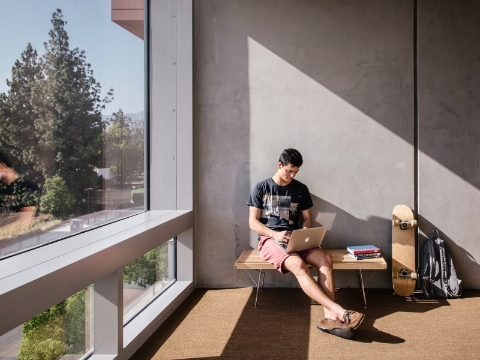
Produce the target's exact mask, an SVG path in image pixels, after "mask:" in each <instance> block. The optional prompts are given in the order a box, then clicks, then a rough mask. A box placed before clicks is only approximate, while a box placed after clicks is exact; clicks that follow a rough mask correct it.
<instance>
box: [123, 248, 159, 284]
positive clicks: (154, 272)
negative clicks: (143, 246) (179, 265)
mask: <svg viewBox="0 0 480 360" xmlns="http://www.w3.org/2000/svg"><path fill="white" fill-rule="evenodd" d="M167 278H168V244H167V243H164V244H162V245H160V246H159V247H157V248H155V249H153V250H151V251H149V252H148V253H146V254H145V255H143V256H140V257H139V258H138V259H135V260H134V261H132V262H131V263H129V264H127V265H126V266H125V267H124V269H123V281H124V282H125V283H127V284H131V283H134V284H135V285H138V286H142V287H144V288H146V287H147V286H150V285H153V284H154V283H155V282H156V281H160V280H166V279H167Z"/></svg>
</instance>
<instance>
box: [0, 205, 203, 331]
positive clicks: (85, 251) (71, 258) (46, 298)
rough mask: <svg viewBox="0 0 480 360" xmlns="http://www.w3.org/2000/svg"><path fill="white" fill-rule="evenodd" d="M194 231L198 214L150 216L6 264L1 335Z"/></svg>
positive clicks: (1, 268)
mask: <svg viewBox="0 0 480 360" xmlns="http://www.w3.org/2000/svg"><path fill="white" fill-rule="evenodd" d="M193 225H194V216H193V211H192V210H171V211H159V210H155V211H148V212H144V213H141V214H138V215H135V216H132V217H130V218H127V219H124V220H121V221H118V222H115V223H111V224H108V225H105V226H102V227H99V228H97V229H94V230H91V231H88V232H84V233H80V234H78V235H75V236H72V237H70V238H68V239H65V240H62V241H58V242H55V243H52V244H49V245H46V246H43V247H41V248H36V249H35V250H31V251H27V252H25V253H22V254H19V255H16V256H13V257H10V258H7V259H4V260H2V261H0V274H1V275H0V309H2V314H5V316H3V315H2V321H1V322H0V335H1V334H3V333H5V332H7V331H9V330H10V329H12V328H14V327H15V326H18V325H20V324H22V323H23V322H25V321H27V320H29V319H30V318H32V317H34V316H36V315H38V314H39V313H40V312H42V311H44V310H45V309H47V308H49V307H51V306H53V305H55V304H57V303H58V302H60V301H62V300H64V299H66V298H67V297H69V296H70V295H72V294H74V293H76V292H77V291H79V290H81V289H82V288H85V287H87V286H89V285H90V284H93V283H94V282H95V281H97V280H99V279H102V278H103V277H105V276H107V275H109V274H111V273H113V272H114V271H116V270H118V269H119V268H121V267H123V266H124V265H126V264H128V263H129V262H131V261H133V260H135V259H136V258H138V257H139V256H141V255H143V254H145V253H146V252H148V251H150V250H151V249H153V248H154V247H156V246H159V245H161V244H162V243H164V242H166V241H168V240H170V239H171V238H173V237H175V236H177V235H178V234H181V233H182V232H184V231H186V230H188V229H190V228H192V227H193ZM79 274H81V276H79ZM32 295H34V296H32Z"/></svg>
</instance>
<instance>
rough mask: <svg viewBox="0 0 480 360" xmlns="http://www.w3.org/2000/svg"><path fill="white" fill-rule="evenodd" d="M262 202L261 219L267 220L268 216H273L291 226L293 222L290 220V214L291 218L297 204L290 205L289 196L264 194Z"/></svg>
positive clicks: (290, 199)
mask: <svg viewBox="0 0 480 360" xmlns="http://www.w3.org/2000/svg"><path fill="white" fill-rule="evenodd" d="M262 200H263V209H262V215H261V217H262V218H264V219H268V218H269V217H270V216H275V217H279V218H281V219H284V220H285V221H288V223H289V224H290V225H292V224H293V221H292V220H290V214H291V215H292V217H293V216H295V214H296V212H297V209H298V203H292V198H291V196H290V195H272V194H265V195H264V196H263V199H262Z"/></svg>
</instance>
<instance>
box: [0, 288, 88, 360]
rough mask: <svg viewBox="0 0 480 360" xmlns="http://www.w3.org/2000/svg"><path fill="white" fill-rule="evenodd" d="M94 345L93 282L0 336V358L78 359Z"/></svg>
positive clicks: (29, 359)
mask: <svg viewBox="0 0 480 360" xmlns="http://www.w3.org/2000/svg"><path fill="white" fill-rule="evenodd" d="M92 348H93V285H92V286H89V287H88V288H86V289H84V290H81V291H79V292H78V293H76V294H75V295H72V296H70V297H69V298H67V299H66V300H64V301H62V302H60V303H58V304H57V305H55V306H53V307H51V308H50V309H48V310H47V311H44V312H43V313H41V314H39V315H37V316H36V317H34V318H33V319H30V320H29V321H27V322H26V323H24V324H23V325H20V326H18V327H16V328H15V329H13V330H11V331H10V332H8V333H6V334H4V335H3V336H0V359H5V360H7V359H8V360H13V359H19V360H20V359H23V360H31V359H41V360H56V359H63V360H66V359H68V360H77V359H80V358H81V357H82V356H84V355H85V354H86V353H88V352H90V350H92Z"/></svg>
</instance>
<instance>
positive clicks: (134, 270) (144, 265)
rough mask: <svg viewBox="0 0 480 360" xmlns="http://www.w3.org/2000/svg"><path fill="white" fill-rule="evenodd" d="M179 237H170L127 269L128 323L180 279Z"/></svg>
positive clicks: (125, 306)
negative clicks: (178, 273)
mask: <svg viewBox="0 0 480 360" xmlns="http://www.w3.org/2000/svg"><path fill="white" fill-rule="evenodd" d="M175 253H176V239H172V240H169V241H167V242H166V243H164V244H162V245H160V246H159V247H157V248H155V249H153V250H151V251H149V252H148V253H146V254H145V255H143V256H141V257H139V258H138V259H136V260H134V261H132V262H131V263H130V264H128V265H126V266H125V267H124V269H123V321H124V323H125V324H126V323H128V321H130V320H131V319H132V318H133V317H135V315H137V314H138V313H139V312H140V311H142V310H143V309H144V308H145V306H147V305H148V304H149V303H150V302H151V301H152V300H154V299H155V298H156V297H157V296H158V295H160V294H161V293H162V292H164V291H165V290H166V289H167V288H168V287H169V286H170V285H171V284H173V283H174V282H175V279H176V273H175V272H176V271H175V269H176V263H175V258H176V255H175Z"/></svg>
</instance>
